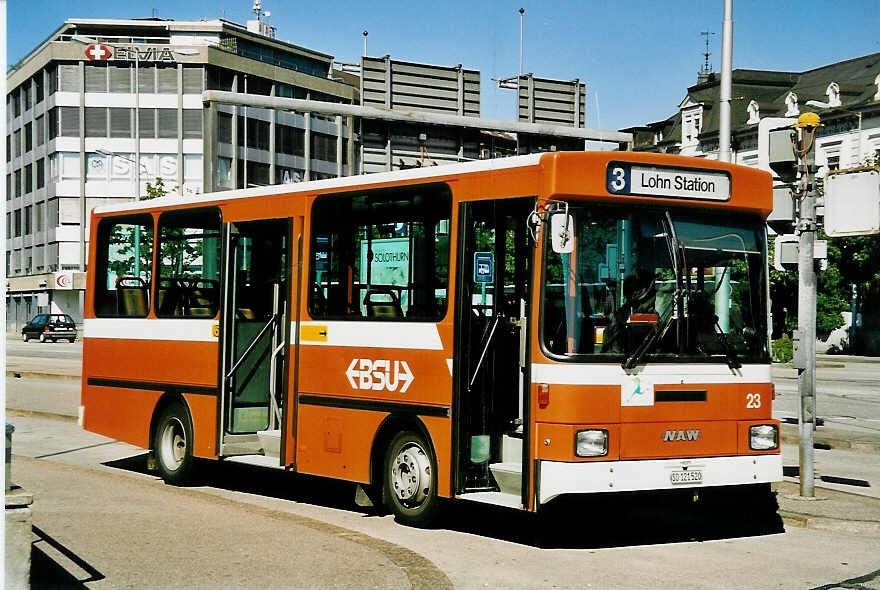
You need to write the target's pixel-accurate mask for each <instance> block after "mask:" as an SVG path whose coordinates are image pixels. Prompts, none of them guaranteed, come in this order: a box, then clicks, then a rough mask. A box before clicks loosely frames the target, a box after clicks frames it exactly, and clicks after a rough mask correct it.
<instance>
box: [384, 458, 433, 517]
mask: <svg viewBox="0 0 880 590" xmlns="http://www.w3.org/2000/svg"><path fill="white" fill-rule="evenodd" d="M391 483H392V485H393V486H394V493H395V494H396V495H397V498H398V499H399V500H400V501H401V502H402V503H404V504H406V505H408V506H418V505H420V504H421V503H422V502H424V501H425V498H427V497H428V493H429V492H430V489H431V462H430V461H429V460H428V456H427V455H426V454H425V451H424V450H423V449H422V448H421V447H420V446H419V445H417V444H415V443H410V444H408V445H406V446H404V447H403V448H402V449H400V452H399V453H397V456H396V457H395V458H394V463H393V465H392V466H391Z"/></svg>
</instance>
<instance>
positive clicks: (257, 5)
mask: <svg viewBox="0 0 880 590" xmlns="http://www.w3.org/2000/svg"><path fill="white" fill-rule="evenodd" d="M253 10H254V14H256V15H257V20H261V18H260V16H261V15H262V14H263V2H262V1H261V0H254V8H253Z"/></svg>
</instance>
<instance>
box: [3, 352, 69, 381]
mask: <svg viewBox="0 0 880 590" xmlns="http://www.w3.org/2000/svg"><path fill="white" fill-rule="evenodd" d="M6 376H7V377H17V378H35V379H69V380H72V381H79V380H80V378H81V377H82V360H77V359H52V361H51V364H50V365H49V364H47V363H46V359H42V358H38V357H22V356H7V357H6Z"/></svg>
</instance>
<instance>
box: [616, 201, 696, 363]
mask: <svg viewBox="0 0 880 590" xmlns="http://www.w3.org/2000/svg"><path fill="white" fill-rule="evenodd" d="M660 223H661V224H662V225H663V226H664V227H663V237H665V238H666V248H667V249H668V251H669V260H670V261H671V262H672V272H673V273H675V291H674V293H673V297H672V305H670V306H669V308H668V310H667V312H666V317H664V318H663V321H662V322H661V323H660V325H659V327H658V329H657V330H655V331H653V332H651V333H650V334H648V335H647V336H645V338H644V339H643V340H642V341H641V342H640V343H639V345H638V346H637V347H636V349H635V351H633V353H632V354H631V355H630V356H629V357H627V358H626V359H624V361H623V362H622V363H620V366H621V367H623V369H624V370H627V371H628V370H630V369H632V368H634V367H635V366H636V365H637V364H639V361H640V360H641V359H642V357H643V356H645V354H646V353H647V352H648V351H649V350H651V348H653V346H654V344H655V343H656V342H658V341H660V340H661V339H662V337H663V336H665V335H666V331H667V330H668V329H669V326H671V325H672V320H673V319H674V318H675V317H680V316H681V304H682V301H681V299H682V291H683V289H682V280H681V262H680V260H679V256H682V258H683V257H684V254H683V253H682V252H681V248H682V246H681V244H680V243H679V241H678V238H677V236H676V235H675V227H674V226H673V225H672V216H671V215H670V214H669V211H666V219H665V220H661V221H660ZM676 310H677V311H676ZM677 332H678V333H677V334H676V336H677V342H678V343H679V344H678V345H679V348H681V337H682V334H681V322H678V327H677Z"/></svg>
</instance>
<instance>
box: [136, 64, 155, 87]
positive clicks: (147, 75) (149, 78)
mask: <svg viewBox="0 0 880 590" xmlns="http://www.w3.org/2000/svg"><path fill="white" fill-rule="evenodd" d="M138 92H139V93H141V94H155V92H156V68H155V67H153V66H152V65H144V64H140V67H139V68H138Z"/></svg>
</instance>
